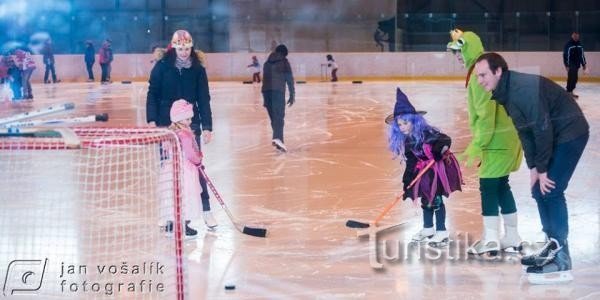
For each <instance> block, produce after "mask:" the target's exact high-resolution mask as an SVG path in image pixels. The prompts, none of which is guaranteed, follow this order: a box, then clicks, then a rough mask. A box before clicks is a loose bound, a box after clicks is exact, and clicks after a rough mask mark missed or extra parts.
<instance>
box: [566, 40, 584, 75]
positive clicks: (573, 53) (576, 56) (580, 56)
mask: <svg viewBox="0 0 600 300" xmlns="http://www.w3.org/2000/svg"><path fill="white" fill-rule="evenodd" d="M563 64H564V65H565V67H567V68H577V69H579V67H580V66H583V67H584V68H585V65H586V62H585V54H584V53H583V46H582V45H581V43H580V42H579V41H574V40H573V39H571V40H569V41H568V42H567V44H566V45H565V49H564V50H563Z"/></svg>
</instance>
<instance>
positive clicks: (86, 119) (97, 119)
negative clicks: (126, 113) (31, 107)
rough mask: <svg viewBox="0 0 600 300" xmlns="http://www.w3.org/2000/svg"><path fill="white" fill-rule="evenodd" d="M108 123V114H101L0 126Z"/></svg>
mask: <svg viewBox="0 0 600 300" xmlns="http://www.w3.org/2000/svg"><path fill="white" fill-rule="evenodd" d="M106 121H108V114H107V113H103V114H99V115H89V116H87V117H78V118H67V119H53V120H31V121H23V122H13V123H7V124H3V125H0V127H5V128H23V127H34V126H43V125H60V124H81V123H92V122H106Z"/></svg>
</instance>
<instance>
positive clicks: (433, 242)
mask: <svg viewBox="0 0 600 300" xmlns="http://www.w3.org/2000/svg"><path fill="white" fill-rule="evenodd" d="M448 243H450V236H449V235H448V231H446V230H442V231H436V232H435V235H433V237H431V238H430V239H429V240H428V241H427V245H429V246H431V247H434V248H444V247H446V246H448Z"/></svg>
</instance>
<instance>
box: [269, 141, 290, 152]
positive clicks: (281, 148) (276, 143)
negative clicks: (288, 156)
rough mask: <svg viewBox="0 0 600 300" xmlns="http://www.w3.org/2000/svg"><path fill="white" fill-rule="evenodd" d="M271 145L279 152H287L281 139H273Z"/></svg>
mask: <svg viewBox="0 0 600 300" xmlns="http://www.w3.org/2000/svg"><path fill="white" fill-rule="evenodd" d="M271 144H273V146H274V147H275V148H277V150H279V151H281V152H287V148H286V147H285V144H283V142H282V141H281V140H280V139H273V141H271Z"/></svg>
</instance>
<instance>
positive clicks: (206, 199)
mask: <svg viewBox="0 0 600 300" xmlns="http://www.w3.org/2000/svg"><path fill="white" fill-rule="evenodd" d="M196 143H197V144H198V149H201V145H202V140H201V138H200V135H196ZM202 170H204V166H202ZM198 175H199V177H200V186H201V187H202V193H200V198H202V211H209V210H210V201H209V199H210V196H209V195H208V188H207V186H206V178H204V176H202V173H200V174H198Z"/></svg>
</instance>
